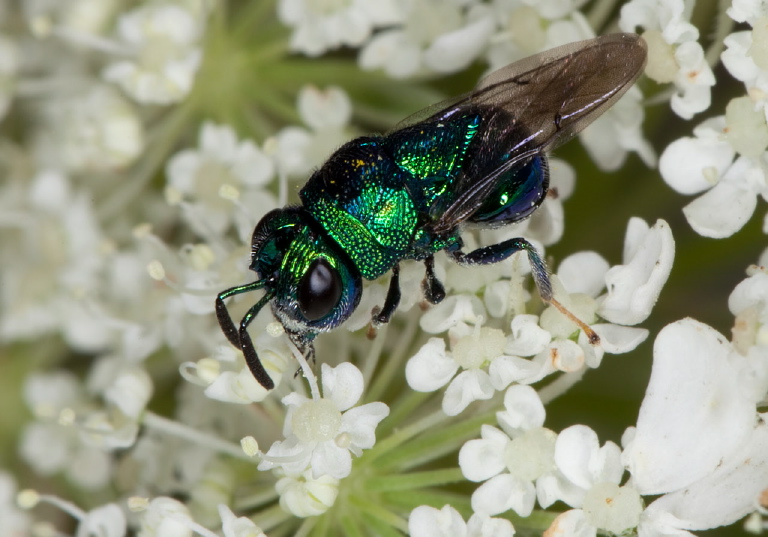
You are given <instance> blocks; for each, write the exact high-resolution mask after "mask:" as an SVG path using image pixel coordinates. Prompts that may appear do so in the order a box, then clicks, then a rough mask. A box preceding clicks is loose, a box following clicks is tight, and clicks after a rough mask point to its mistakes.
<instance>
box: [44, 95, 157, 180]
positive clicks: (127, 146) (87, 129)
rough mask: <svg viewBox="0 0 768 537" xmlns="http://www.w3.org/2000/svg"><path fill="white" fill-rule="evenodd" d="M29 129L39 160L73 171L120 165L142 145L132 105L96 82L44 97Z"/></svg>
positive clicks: (119, 167)
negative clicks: (37, 118) (82, 88)
mask: <svg viewBox="0 0 768 537" xmlns="http://www.w3.org/2000/svg"><path fill="white" fill-rule="evenodd" d="M41 116H42V119H43V121H42V124H41V126H40V127H39V128H38V129H37V130H36V132H35V145H36V151H37V154H38V159H39V161H40V162H41V163H42V164H43V165H44V166H45V167H48V168H52V169H62V170H68V171H70V172H73V173H82V172H98V173H104V172H109V171H112V170H122V169H124V168H126V167H128V166H129V165H131V164H132V163H133V162H134V160H135V159H136V158H137V157H138V156H139V155H140V154H141V152H142V151H143V150H144V127H143V125H142V122H141V118H140V116H139V114H138V111H137V110H136V109H135V107H134V106H133V105H132V104H131V103H130V102H129V101H127V100H126V99H125V98H124V97H123V96H122V95H121V94H120V92H119V91H117V90H116V89H114V88H113V87H111V86H109V85H106V84H103V83H100V84H94V85H92V86H90V87H89V88H87V90H85V91H82V92H78V93H77V94H74V95H66V96H58V97H56V98H53V99H50V100H47V101H44V106H43V107H42V109H41Z"/></svg>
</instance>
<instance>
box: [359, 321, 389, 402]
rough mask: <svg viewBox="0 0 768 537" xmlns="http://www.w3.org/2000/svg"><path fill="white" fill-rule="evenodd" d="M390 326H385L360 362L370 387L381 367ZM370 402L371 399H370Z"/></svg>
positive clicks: (364, 377)
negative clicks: (382, 352)
mask: <svg viewBox="0 0 768 537" xmlns="http://www.w3.org/2000/svg"><path fill="white" fill-rule="evenodd" d="M388 328H389V325H384V326H383V327H382V328H381V329H380V330H379V333H378V334H377V337H376V338H375V339H374V340H373V341H372V342H371V346H370V348H369V349H368V354H367V355H366V357H365V358H363V360H361V361H360V363H359V365H360V371H361V372H362V373H363V379H364V381H365V385H366V386H369V385H370V384H371V381H372V379H374V378H375V377H376V376H377V375H376V367H377V366H378V365H379V361H380V358H381V351H382V350H383V349H384V344H385V343H386V342H387V329H388ZM369 400H370V399H369Z"/></svg>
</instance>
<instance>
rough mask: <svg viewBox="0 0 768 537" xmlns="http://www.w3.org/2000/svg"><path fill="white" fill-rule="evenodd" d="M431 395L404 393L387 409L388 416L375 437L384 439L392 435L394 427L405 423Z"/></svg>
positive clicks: (412, 392)
mask: <svg viewBox="0 0 768 537" xmlns="http://www.w3.org/2000/svg"><path fill="white" fill-rule="evenodd" d="M434 396H435V394H433V393H425V392H414V391H406V392H405V393H403V394H402V395H401V396H400V397H398V398H397V400H396V401H395V402H394V403H393V404H392V406H391V407H390V409H389V416H387V418H386V419H385V420H384V421H382V422H381V425H380V426H379V429H378V431H377V435H378V436H380V437H382V438H383V437H386V436H387V435H389V434H391V433H392V430H393V428H394V427H399V426H400V424H402V423H405V422H406V418H408V417H409V416H412V415H413V413H414V412H415V411H416V410H417V409H418V408H421V407H422V406H423V405H424V402H425V401H426V400H427V399H431V398H432V397H434Z"/></svg>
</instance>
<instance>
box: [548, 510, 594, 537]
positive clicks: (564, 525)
mask: <svg viewBox="0 0 768 537" xmlns="http://www.w3.org/2000/svg"><path fill="white" fill-rule="evenodd" d="M545 535H546V536H547V537H595V536H596V535H597V528H595V527H594V526H593V525H592V524H590V523H589V522H588V521H587V518H586V516H584V511H582V510H581V509H571V510H570V511H566V512H565V513H563V514H561V515H560V516H558V517H557V518H556V519H555V520H554V521H553V522H552V524H550V526H549V528H547V531H546V533H545Z"/></svg>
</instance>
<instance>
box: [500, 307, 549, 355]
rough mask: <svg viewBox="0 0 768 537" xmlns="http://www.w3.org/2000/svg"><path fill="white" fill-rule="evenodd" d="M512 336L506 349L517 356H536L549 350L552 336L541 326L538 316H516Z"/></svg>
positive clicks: (513, 321) (513, 320) (512, 325)
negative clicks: (548, 346)
mask: <svg viewBox="0 0 768 537" xmlns="http://www.w3.org/2000/svg"><path fill="white" fill-rule="evenodd" d="M511 327H512V334H511V337H510V341H509V343H508V344H507V346H506V348H505V349H504V350H505V352H506V353H508V354H514V355H515V356H534V355H536V354H538V353H540V352H541V351H543V350H544V349H546V348H547V345H549V342H550V341H552V336H551V335H550V333H549V332H547V331H546V330H544V329H543V328H541V327H540V326H539V318H538V317H537V316H536V315H515V318H514V319H512V324H511Z"/></svg>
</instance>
